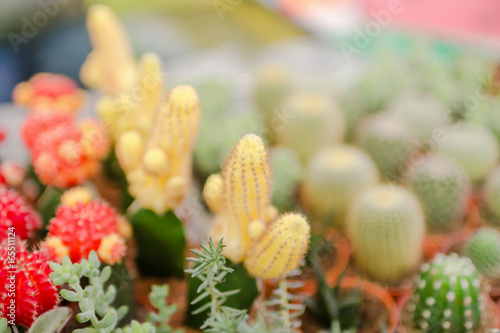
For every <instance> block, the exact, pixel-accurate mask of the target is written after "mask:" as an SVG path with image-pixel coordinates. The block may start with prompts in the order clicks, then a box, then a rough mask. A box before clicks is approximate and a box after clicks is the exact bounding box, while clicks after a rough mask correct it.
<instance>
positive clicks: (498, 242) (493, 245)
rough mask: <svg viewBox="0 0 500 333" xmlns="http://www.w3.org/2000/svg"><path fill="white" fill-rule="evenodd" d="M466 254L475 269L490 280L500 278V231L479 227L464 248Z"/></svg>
mask: <svg viewBox="0 0 500 333" xmlns="http://www.w3.org/2000/svg"><path fill="white" fill-rule="evenodd" d="M465 256H467V257H468V258H469V259H470V260H471V261H472V263H473V264H474V266H476V268H477V270H478V271H479V272H480V273H481V274H482V275H483V276H485V277H486V278H488V279H491V280H494V281H496V280H499V279H500V232H499V231H498V230H496V229H493V228H481V229H479V230H478V231H477V232H476V234H475V235H474V237H472V239H471V240H470V241H469V243H468V244H467V246H466V248H465Z"/></svg>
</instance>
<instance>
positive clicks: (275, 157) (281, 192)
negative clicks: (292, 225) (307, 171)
mask: <svg viewBox="0 0 500 333" xmlns="http://www.w3.org/2000/svg"><path fill="white" fill-rule="evenodd" d="M270 155H271V166H272V171H273V183H274V186H273V194H272V197H271V202H272V204H273V205H274V206H275V207H276V208H277V209H278V210H279V211H280V212H284V211H288V210H290V209H292V208H293V206H294V203H295V198H294V194H295V188H296V186H297V185H298V183H299V182H300V180H301V179H302V174H303V169H304V168H303V166H302V164H301V163H300V160H299V157H298V155H297V153H296V152H295V151H293V150H291V149H288V148H286V147H280V146H277V147H274V148H272V149H271V152H270Z"/></svg>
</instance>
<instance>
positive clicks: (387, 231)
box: [347, 184, 424, 282]
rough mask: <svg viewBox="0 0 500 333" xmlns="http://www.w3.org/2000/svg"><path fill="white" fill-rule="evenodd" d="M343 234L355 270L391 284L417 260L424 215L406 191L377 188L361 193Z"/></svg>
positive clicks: (422, 232)
mask: <svg viewBox="0 0 500 333" xmlns="http://www.w3.org/2000/svg"><path fill="white" fill-rule="evenodd" d="M347 233H348V236H349V238H350V240H351V243H352V245H353V248H354V257H355V259H356V261H357V263H358V265H359V267H360V268H361V269H362V270H363V271H365V272H366V274H367V275H369V276H370V277H372V278H373V279H376V280H380V281H386V282H393V281H397V280H398V279H400V278H402V277H404V276H406V275H408V273H410V272H411V271H412V270H413V269H414V268H415V267H416V266H417V265H418V264H419V262H420V260H421V256H422V242H423V237H424V216H423V213H422V209H421V207H420V204H419V202H418V200H417V199H416V198H415V197H414V196H413V195H412V194H411V193H410V192H409V191H408V190H406V189H405V188H403V187H400V186H396V185H389V184H388V185H378V186H375V187H372V188H370V189H368V190H366V191H365V192H363V193H362V194H361V195H360V197H359V198H358V199H357V201H356V202H355V203H354V204H353V206H352V207H351V209H350V210H349V215H348V220H347Z"/></svg>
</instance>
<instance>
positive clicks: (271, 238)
mask: <svg viewBox="0 0 500 333" xmlns="http://www.w3.org/2000/svg"><path fill="white" fill-rule="evenodd" d="M251 227H252V225H251V226H250V228H251ZM250 228H249V229H250ZM309 236H310V227H309V224H308V223H307V221H306V219H305V218H304V217H303V216H301V215H300V214H294V213H290V214H284V215H282V216H281V217H279V218H278V220H276V221H275V222H273V223H272V224H271V225H270V226H269V227H268V228H267V230H266V232H265V233H263V234H262V237H261V238H260V239H259V240H257V241H256V242H254V243H252V245H251V246H250V248H249V250H248V253H247V255H246V258H245V267H246V269H247V270H248V272H249V273H250V274H251V275H253V276H258V277H260V278H262V279H275V278H283V277H285V276H286V275H287V274H288V273H290V272H291V271H293V270H294V269H296V268H298V267H299V265H300V262H301V260H302V259H303V258H304V256H305V254H306V252H307V248H308V246H309Z"/></svg>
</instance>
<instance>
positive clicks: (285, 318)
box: [278, 276, 291, 333]
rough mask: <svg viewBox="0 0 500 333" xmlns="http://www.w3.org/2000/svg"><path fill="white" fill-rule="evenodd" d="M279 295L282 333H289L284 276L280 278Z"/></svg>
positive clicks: (286, 290)
mask: <svg viewBox="0 0 500 333" xmlns="http://www.w3.org/2000/svg"><path fill="white" fill-rule="evenodd" d="M278 288H279V289H280V291H281V293H280V308H281V319H282V320H283V332H284V333H290V326H291V325H290V313H289V312H288V297H287V295H288V286H287V283H286V276H284V277H282V278H281V281H280V284H279V287H278Z"/></svg>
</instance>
